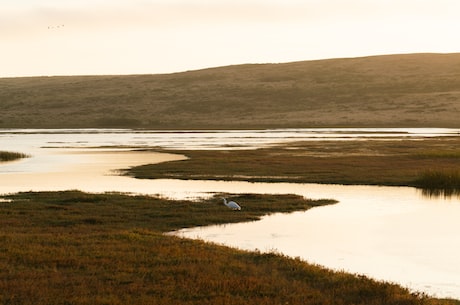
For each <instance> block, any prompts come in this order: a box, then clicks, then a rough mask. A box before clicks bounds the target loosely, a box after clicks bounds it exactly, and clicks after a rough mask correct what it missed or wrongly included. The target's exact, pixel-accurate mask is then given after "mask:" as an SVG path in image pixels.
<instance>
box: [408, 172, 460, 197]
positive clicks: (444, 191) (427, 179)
mask: <svg viewBox="0 0 460 305" xmlns="http://www.w3.org/2000/svg"><path fill="white" fill-rule="evenodd" d="M414 184H415V185H416V186H417V187H419V188H422V189H423V190H424V191H425V193H426V194H429V195H435V196H436V195H445V196H450V195H455V194H460V170H427V171H424V172H422V173H421V174H420V175H419V177H418V178H417V179H416V180H415V182H414Z"/></svg>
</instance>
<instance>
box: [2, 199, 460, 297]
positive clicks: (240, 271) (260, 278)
mask: <svg viewBox="0 0 460 305" xmlns="http://www.w3.org/2000/svg"><path fill="white" fill-rule="evenodd" d="M3 197H4V199H8V201H7V202H2V203H1V205H0V222H1V227H2V231H1V234H0V240H1V251H0V303H1V304H34V305H40V304H47V305H50V304H124V305H129V304H165V305H167V304H213V305H214V304H257V305H261V304H262V305H263V304H368V305H369V304H370V305H372V304H408V305H409V304H428V305H430V304H459V303H458V302H456V301H454V300H438V299H433V298H430V297H428V296H426V295H424V294H420V293H411V292H409V291H408V290H407V289H404V288H401V287H400V286H398V285H395V284H391V283H384V282H378V281H375V280H372V279H369V278H367V277H364V276H357V275H350V274H346V273H343V272H333V271H330V270H327V269H324V268H322V267H319V266H315V265H310V264H308V263H306V262H304V261H302V260H300V259H294V258H288V257H286V256H283V255H280V254H275V253H268V254H263V253H258V252H247V251H241V250H235V249H231V248H228V247H224V246H218V245H214V244H209V243H205V242H202V241H196V240H188V239H182V238H179V237H175V236H171V235H170V234H164V233H165V232H169V231H171V230H176V229H180V228H183V227H192V226H201V225H208V224H218V223H228V222H240V221H252V220H256V219H258V218H259V217H260V216H262V215H265V214H269V213H273V212H291V211H296V210H306V209H309V208H311V207H314V206H321V205H324V204H333V203H334V201H333V200H315V201H313V200H306V199H304V198H303V197H300V196H296V195H253V194H247V195H238V198H237V200H238V201H239V202H240V203H242V205H243V209H242V210H241V211H238V212H235V211H232V210H229V209H228V208H226V207H225V206H224V205H223V204H222V203H221V201H220V200H218V199H217V196H216V197H214V198H211V199H208V200H201V201H198V202H190V201H178V200H165V199H161V198H156V197H147V196H128V195H124V194H87V193H82V192H79V191H67V192H39V193H32V192H28V193H19V194H14V195H8V196H3ZM235 197H236V196H234V197H233V198H235Z"/></svg>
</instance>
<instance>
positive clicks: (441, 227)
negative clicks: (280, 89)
mask: <svg viewBox="0 0 460 305" xmlns="http://www.w3.org/2000/svg"><path fill="white" fill-rule="evenodd" d="M458 133H459V130H455V129H353V130H346V129H295V130H290V129H289V130H263V131H205V132H187V131H180V132H172V131H171V132H164V131H163V132H154V131H131V130H119V129H117V130H113V129H108V130H100V129H89V130H88V129H86V130H69V129H67V130H18V129H15V130H0V150H9V151H18V152H24V153H27V154H30V155H32V157H31V158H28V159H23V160H21V161H15V162H8V163H4V164H2V165H0V194H5V193H13V192H18V191H29V190H34V191H41V190H68V189H80V190H83V191H88V192H105V191H120V192H130V193H139V194H158V195H162V196H167V197H171V198H195V197H200V196H210V194H212V193H213V192H228V193H251V192H252V193H274V194H286V193H293V194H299V195H302V196H305V197H308V198H314V199H315V198H316V199H318V198H334V199H337V200H339V201H340V202H339V203H338V204H335V205H331V206H327V207H319V208H314V209H311V210H309V211H307V212H297V213H292V214H275V215H270V216H267V217H264V218H263V220H262V221H258V222H251V223H242V224H232V225H224V226H211V227H207V228H200V229H189V230H183V231H180V232H179V234H180V235H183V236H186V237H191V238H202V239H205V240H208V241H213V242H217V243H224V244H227V245H231V246H235V247H239V248H243V249H248V250H255V249H257V250H259V251H278V252H282V253H284V254H287V255H290V256H299V257H302V258H304V259H306V260H308V261H309V262H314V263H318V264H321V265H324V266H327V267H330V268H335V269H343V270H347V271H349V272H352V273H361V274H366V275H369V276H371V277H373V278H377V279H381V280H388V281H393V282H397V283H400V284H402V285H404V286H407V287H410V288H411V289H415V290H418V291H424V292H426V293H429V294H433V295H436V296H439V297H454V298H458V299H460V263H459V261H458V257H460V238H459V237H458V236H459V235H458V232H460V222H459V221H458V217H459V215H460V199H459V198H458V197H453V198H428V197H426V196H423V195H422V194H421V192H419V191H417V190H416V189H413V188H407V187H375V186H340V185H318V184H293V183H249V182H244V181H243V182H224V181H186V180H167V179H161V180H137V179H132V178H129V177H122V176H117V175H115V172H113V170H115V169H121V168H127V167H130V166H134V165H139V164H146V163H154V162H164V161H169V160H180V159H183V158H185V157H184V156H181V155H176V154H164V153H152V152H146V151H131V150H130V149H131V148H133V147H140V148H145V147H165V148H170V149H242V148H257V147H264V146H270V145H274V144H276V143H283V142H287V141H299V140H308V141H321V140H331V139H334V140H344V141H350V140H354V141H361V140H366V139H368V138H370V137H372V138H379V139H382V140H385V139H387V138H393V139H394V138H402V137H412V138H420V137H425V136H430V137H431V136H448V135H457V134H458ZM101 146H102V147H104V148H94V147H101ZM240 203H241V204H242V206H243V209H244V202H240ZM219 204H220V203H219Z"/></svg>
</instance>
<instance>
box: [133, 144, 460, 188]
mask: <svg viewBox="0 0 460 305" xmlns="http://www.w3.org/2000/svg"><path fill="white" fill-rule="evenodd" d="M458 147H460V137H445V138H418V139H403V140H400V139H397V140H394V139H391V138H386V139H385V138H382V139H378V140H371V139H367V140H364V141H307V142H301V143H291V144H285V145H280V146H277V147H270V148H264V149H258V150H220V151H181V153H182V154H184V155H186V156H188V157H189V159H187V160H182V161H174V162H166V163H161V164H151V165H143V166H138V167H134V168H131V169H129V170H128V171H127V173H128V174H129V175H132V176H134V177H136V178H150V179H152V178H173V179H207V180H209V179H212V180H216V179H217V180H245V181H253V182H257V181H260V182H303V183H333V184H371V185H393V186H418V187H419V186H422V184H420V183H419V182H415V181H416V180H417V178H418V177H419V175H420V172H423V171H426V170H430V169H433V168H435V169H436V170H437V171H441V172H445V171H460V157H459V156H460V150H459V149H458ZM457 187H458V185H457Z"/></svg>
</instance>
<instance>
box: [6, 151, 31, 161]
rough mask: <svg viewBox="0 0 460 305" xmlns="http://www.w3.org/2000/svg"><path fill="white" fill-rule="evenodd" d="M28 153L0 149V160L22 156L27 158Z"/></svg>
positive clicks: (15, 158)
mask: <svg viewBox="0 0 460 305" xmlns="http://www.w3.org/2000/svg"><path fill="white" fill-rule="evenodd" d="M27 157H29V155H26V154H23V153H18V152H11V151H0V162H6V161H14V160H18V159H22V158H27Z"/></svg>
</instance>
